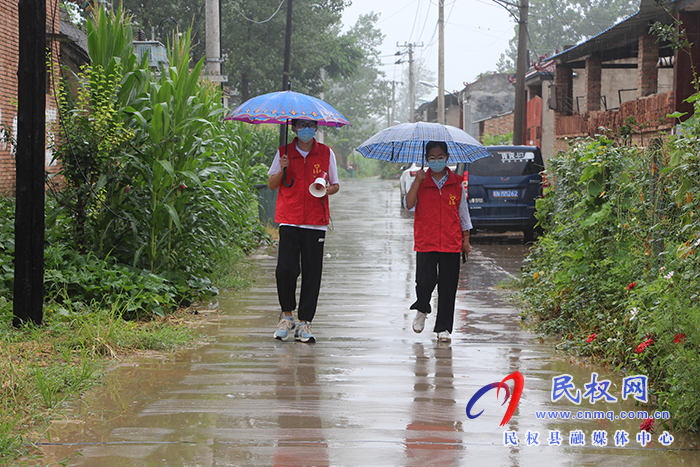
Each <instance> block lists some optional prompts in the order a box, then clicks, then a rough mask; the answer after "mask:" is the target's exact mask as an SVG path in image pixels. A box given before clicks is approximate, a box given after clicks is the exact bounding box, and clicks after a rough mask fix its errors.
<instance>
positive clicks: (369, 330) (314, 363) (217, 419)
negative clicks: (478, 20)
mask: <svg viewBox="0 0 700 467" xmlns="http://www.w3.org/2000/svg"><path fill="white" fill-rule="evenodd" d="M331 215H332V223H333V230H332V231H330V232H328V235H327V237H326V247H325V248H326V249H325V253H326V258H325V264H324V275H323V283H322V286H321V296H320V299H319V308H318V312H317V315H316V318H315V320H314V323H313V329H314V334H315V336H316V338H317V340H318V342H317V343H316V344H311V345H309V344H301V343H294V342H278V341H275V340H274V339H273V338H272V334H273V332H274V329H275V326H276V323H277V319H278V316H279V306H278V303H277V294H276V288H275V282H274V268H275V252H274V250H273V251H270V252H268V253H266V254H261V255H259V256H257V257H256V259H255V261H256V263H257V265H258V269H259V276H258V279H257V280H256V282H255V284H254V285H253V287H252V288H250V289H248V290H246V291H244V292H241V293H237V294H222V295H221V296H219V297H217V302H216V303H215V304H212V305H211V310H210V311H208V312H207V311H203V313H205V314H207V315H208V318H207V319H208V321H207V324H206V325H205V327H206V332H207V334H208V335H210V336H212V337H213V338H214V341H213V342H212V343H210V344H208V345H205V346H203V347H201V348H198V349H195V350H190V351H183V352H179V353H177V354H176V355H174V356H172V357H168V358H166V359H154V358H150V359H149V358H143V359H141V360H139V361H138V362H137V363H136V364H130V365H128V366H127V365H125V366H123V367H121V368H118V369H115V370H114V371H112V372H111V373H110V376H109V378H108V381H107V384H106V385H105V387H104V388H101V389H99V390H97V391H95V392H94V393H92V394H90V395H89V396H87V397H86V398H85V400H84V401H83V402H82V403H80V404H77V405H76V407H75V408H74V411H75V412H77V413H80V414H81V415H82V417H83V418H82V420H83V421H76V420H73V419H72V418H73V417H70V416H68V417H67V419H66V420H64V421H61V422H56V423H54V424H52V426H51V427H50V429H49V431H48V434H49V435H50V437H48V438H47V440H46V442H43V443H41V444H40V449H41V450H42V451H43V452H44V453H45V456H44V457H42V458H33V459H29V458H27V459H24V460H23V462H25V463H26V464H27V465H50V464H52V463H57V462H64V463H65V465H75V466H101V467H103V466H144V467H146V466H163V465H168V466H205V467H206V466H229V465H230V466H247V465H250V466H258V465H278V466H300V465H316V466H330V465H381V466H438V465H440V466H444V465H478V464H479V463H488V465H494V466H535V465H537V466H541V465H557V466H597V465H606V466H628V465H645V466H647V467H652V466H676V465H678V466H680V465H683V466H698V465H700V460H699V458H700V456H698V452H697V449H698V438H697V436H692V435H683V434H681V433H671V434H672V435H673V436H674V437H675V439H674V441H673V444H672V445H671V446H670V448H668V449H667V448H665V447H664V446H663V445H662V444H661V443H660V442H659V441H658V438H659V435H660V434H661V433H662V432H663V430H658V429H657V431H655V432H654V433H653V434H652V435H651V440H650V442H649V443H648V444H646V446H645V447H642V446H640V444H639V443H638V442H637V441H636V435H637V433H638V432H639V425H640V423H641V421H640V420H629V419H625V420H622V419H615V418H614V417H613V420H608V419H605V418H604V419H586V420H560V419H551V418H550V419H545V418H538V416H537V412H545V411H573V412H574V413H575V412H576V411H605V412H609V411H613V412H614V413H615V414H618V413H620V412H621V411H623V410H624V411H625V412H627V411H631V410H634V411H637V410H644V406H643V405H640V406H636V405H635V404H634V400H632V399H631V398H630V399H628V400H626V401H622V400H621V397H620V391H621V384H622V377H621V376H619V375H617V374H615V373H613V372H610V371H606V370H604V369H601V368H593V367H586V366H583V365H579V364H576V363H571V362H569V361H568V359H566V358H562V357H560V356H557V355H555V352H554V348H553V345H552V344H550V343H548V342H546V341H542V340H541V339H540V338H539V337H538V336H537V335H535V334H532V333H530V332H528V331H527V330H525V329H523V328H522V327H521V320H520V317H519V313H518V311H517V310H516V309H515V307H514V305H513V303H512V302H511V300H509V292H508V290H507V287H502V286H501V285H502V284H504V283H507V282H508V281H509V280H510V279H511V278H513V277H515V276H517V275H518V273H519V269H520V265H521V262H522V259H523V257H524V256H525V254H526V252H527V246H525V245H523V244H522V239H521V238H520V237H518V236H509V235H500V236H499V235H495V236H493V235H492V236H489V235H483V236H477V237H475V238H474V239H473V242H472V243H473V249H472V254H471V255H470V257H469V260H468V261H467V263H466V264H463V265H462V270H461V276H460V286H459V290H458V293H457V310H456V317H455V332H454V334H453V340H452V343H451V344H438V343H437V342H436V340H435V335H434V333H431V332H430V331H431V330H432V325H433V322H434V321H433V320H434V317H429V318H428V322H427V323H426V330H425V331H424V332H423V333H422V334H415V333H414V332H413V331H412V329H411V322H412V320H413V312H411V311H409V309H408V307H409V306H410V305H411V303H412V302H413V301H414V291H413V287H414V274H415V270H414V268H415V253H414V252H413V228H412V226H413V219H412V215H411V214H408V213H406V212H404V211H402V209H401V208H400V200H399V189H398V186H397V182H396V181H385V180H377V179H351V180H343V181H342V183H341V192H340V193H339V194H338V195H335V196H333V197H331ZM514 371H519V372H521V373H522V374H523V375H524V377H525V382H524V389H523V393H522V398H521V399H520V403H519V405H518V408H517V410H516V411H515V413H514V415H513V417H512V418H511V420H510V421H509V423H508V424H507V425H506V426H504V427H500V426H499V424H500V422H501V419H502V418H503V415H504V413H505V410H506V407H507V404H506V405H505V406H503V405H501V404H502V403H503V395H502V393H501V394H500V400H496V391H495V390H493V391H489V392H488V393H486V395H484V396H483V397H481V398H480V399H479V400H478V402H477V403H476V405H475V408H474V410H473V413H478V412H480V411H483V412H482V413H481V415H480V416H479V417H478V418H475V419H470V418H468V417H467V415H466V406H467V404H468V403H469V401H470V399H471V398H472V396H473V395H474V394H475V393H476V392H477V391H479V389H481V388H482V387H484V386H485V385H487V384H490V383H494V382H496V383H498V382H500V381H501V380H502V379H503V378H505V377H506V376H507V375H509V374H511V373H513V372H514ZM593 371H596V372H597V373H598V379H599V380H610V381H611V382H612V390H611V393H612V394H613V395H615V396H616V397H617V399H618V401H617V402H614V403H605V402H602V401H598V402H596V403H595V404H589V403H588V402H587V401H585V400H584V401H583V402H581V404H580V405H575V404H573V403H572V402H570V401H568V400H566V399H564V400H559V401H557V402H552V401H551V390H552V378H553V377H555V376H558V375H563V374H567V375H571V377H572V378H573V379H572V381H573V383H574V384H575V386H576V388H578V389H580V390H581V391H582V392H583V391H584V385H585V384H587V383H589V382H590V380H591V373H592V372H593ZM76 418H77V417H76ZM657 425H658V422H657ZM577 430H580V431H581V432H582V433H583V435H584V445H582V446H572V445H571V444H570V433H571V432H572V431H577ZM620 430H626V431H627V432H629V438H630V442H629V443H628V444H627V445H626V446H625V447H616V446H615V440H614V435H615V432H616V431H620ZM594 431H598V432H601V431H605V432H606V433H607V445H606V446H595V445H594V444H593V442H592V441H593V438H592V436H593V432H594ZM505 432H511V433H513V435H514V436H516V437H517V440H518V445H517V446H511V445H509V446H505V445H504V440H505V439H506V438H505V435H504V433H505ZM528 432H529V434H530V436H529V437H528ZM551 432H559V433H560V436H561V438H562V442H561V445H560V446H551V445H549V444H548V439H549V438H550V436H551ZM535 433H537V434H538V437H537V440H538V442H539V445H536V444H535V443H534V442H533V441H534V434H535ZM528 439H529V441H530V443H528Z"/></svg>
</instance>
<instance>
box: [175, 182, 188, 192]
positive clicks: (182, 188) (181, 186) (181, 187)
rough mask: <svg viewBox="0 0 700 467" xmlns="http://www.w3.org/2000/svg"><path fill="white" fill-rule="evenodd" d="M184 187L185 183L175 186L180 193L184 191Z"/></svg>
mask: <svg viewBox="0 0 700 467" xmlns="http://www.w3.org/2000/svg"><path fill="white" fill-rule="evenodd" d="M185 188H187V185H185V184H184V183H181V184H180V186H179V187H177V189H178V190H180V193H182V192H183V191H185Z"/></svg>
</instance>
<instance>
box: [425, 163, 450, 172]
mask: <svg viewBox="0 0 700 467" xmlns="http://www.w3.org/2000/svg"><path fill="white" fill-rule="evenodd" d="M446 165H447V161H439V160H434V161H428V167H430V170H432V171H433V172H434V173H440V172H442V171H443V170H445V166H446Z"/></svg>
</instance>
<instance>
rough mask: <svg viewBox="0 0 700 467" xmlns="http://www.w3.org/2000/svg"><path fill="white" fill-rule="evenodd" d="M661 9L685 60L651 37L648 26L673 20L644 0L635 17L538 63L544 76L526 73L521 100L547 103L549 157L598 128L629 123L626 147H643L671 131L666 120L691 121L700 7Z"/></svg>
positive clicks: (697, 0)
mask: <svg viewBox="0 0 700 467" xmlns="http://www.w3.org/2000/svg"><path fill="white" fill-rule="evenodd" d="M667 7H669V8H670V9H671V12H672V14H673V17H675V18H676V19H678V20H680V21H681V22H682V24H683V28H684V29H685V30H686V34H687V36H688V39H689V41H690V42H691V43H692V44H693V46H692V49H691V50H690V54H688V53H685V52H683V51H674V50H673V49H672V48H671V47H670V44H669V43H667V42H665V41H658V42H657V38H656V37H655V36H652V35H650V34H649V26H650V25H651V24H653V23H655V22H660V23H662V24H672V23H673V17H672V16H671V15H669V14H668V13H667V12H665V11H664V10H661V9H659V8H657V7H656V6H655V4H654V1H653V0H642V1H641V4H640V9H639V12H638V13H636V14H635V15H633V16H631V17H629V18H627V19H626V20H624V21H622V22H620V23H618V24H616V25H615V26H613V27H611V28H610V29H608V30H606V31H604V32H602V33H600V34H599V35H597V36H595V37H593V38H592V39H590V40H588V41H586V42H583V43H581V44H579V45H576V46H574V47H571V48H569V49H567V50H565V51H563V52H561V53H558V54H556V55H554V56H553V57H551V58H549V59H547V60H545V61H543V62H541V63H540V64H539V67H540V68H542V69H544V68H546V69H548V70H549V71H548V73H549V75H548V76H545V75H543V74H539V73H535V72H533V70H532V69H531V70H530V73H528V76H527V77H526V89H527V99H528V102H530V101H531V100H532V99H534V98H537V97H539V98H541V99H546V101H543V103H544V105H543V107H544V109H543V110H542V117H541V121H542V129H543V130H542V131H543V134H551V140H550V144H551V151H552V152H556V151H559V150H565V149H566V148H567V144H568V143H567V140H568V139H570V138H574V137H579V136H594V135H595V134H596V133H598V132H599V128H600V127H603V128H606V129H608V130H612V131H613V132H615V131H618V130H620V129H621V128H622V127H623V126H625V125H627V124H628V123H629V122H630V121H631V118H632V117H633V118H634V120H635V121H636V124H635V125H632V128H633V130H634V134H633V135H632V136H631V137H632V141H633V142H634V143H635V144H639V145H641V146H644V145H646V144H648V142H649V141H650V140H651V139H652V138H653V137H655V136H658V135H663V134H667V133H668V132H669V131H670V130H671V129H672V128H673V125H674V123H675V122H674V120H673V119H669V118H667V117H666V115H667V114H670V113H673V112H675V111H681V112H687V113H688V114H689V115H692V112H693V107H692V105H691V104H688V103H687V102H685V99H687V98H688V97H690V96H691V95H692V94H694V92H695V91H694V88H693V86H692V83H691V81H692V73H691V63H695V64H696V66H697V64H698V63H700V0H675V1H669V2H667ZM552 69H553V74H552V73H551V71H552ZM528 79H529V80H530V81H529V82H528ZM528 107H529V106H528ZM685 118H687V116H686V117H685ZM544 146H545V147H543V152H547V147H546V145H544ZM550 154H551V153H550Z"/></svg>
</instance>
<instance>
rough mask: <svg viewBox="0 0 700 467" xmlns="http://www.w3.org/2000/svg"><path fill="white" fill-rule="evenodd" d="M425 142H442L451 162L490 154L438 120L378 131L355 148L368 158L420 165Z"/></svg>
mask: <svg viewBox="0 0 700 467" xmlns="http://www.w3.org/2000/svg"><path fill="white" fill-rule="evenodd" d="M428 141H444V142H445V143H447V152H448V153H449V155H450V161H451V162H474V161H475V160H477V159H481V158H482V157H489V156H491V154H490V153H489V152H488V151H487V150H486V148H484V146H483V145H482V144H481V143H480V142H479V141H477V140H476V139H474V138H473V137H472V136H470V135H469V133H467V132H466V131H464V130H462V129H460V128H457V127H454V126H450V125H442V124H440V123H428V122H416V123H402V124H400V125H395V126H391V127H389V128H385V129H383V130H382V131H380V132H378V133H377V134H375V135H374V136H372V137H371V138H370V139H368V140H367V141H365V142H364V143H362V144H361V145H360V147H359V148H357V152H359V153H360V154H362V155H363V156H365V157H366V158H368V159H379V160H382V161H389V162H401V163H412V162H415V163H416V164H420V163H421V162H422V161H423V155H424V154H425V145H426V144H427V143H428Z"/></svg>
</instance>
